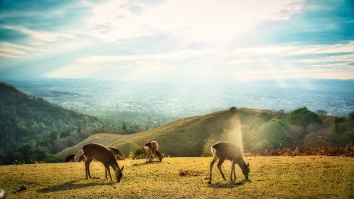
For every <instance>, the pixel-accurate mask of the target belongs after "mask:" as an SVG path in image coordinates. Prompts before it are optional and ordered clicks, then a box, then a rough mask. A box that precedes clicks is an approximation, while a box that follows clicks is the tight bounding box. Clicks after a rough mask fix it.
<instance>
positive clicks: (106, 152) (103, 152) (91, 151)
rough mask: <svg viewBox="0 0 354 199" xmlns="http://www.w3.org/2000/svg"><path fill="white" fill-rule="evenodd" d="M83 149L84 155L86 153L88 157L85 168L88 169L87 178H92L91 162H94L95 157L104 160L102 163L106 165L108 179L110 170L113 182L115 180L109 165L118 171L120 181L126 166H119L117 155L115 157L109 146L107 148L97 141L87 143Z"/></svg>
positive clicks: (117, 175) (118, 180) (117, 176)
mask: <svg viewBox="0 0 354 199" xmlns="http://www.w3.org/2000/svg"><path fill="white" fill-rule="evenodd" d="M82 150H83V154H82V155H84V156H85V158H86V162H85V170H86V178H87V179H88V178H91V174H90V163H91V162H92V160H93V159H95V160H97V161H99V162H102V164H103V165H104V167H105V177H106V179H107V171H108V174H109V177H110V179H111V182H113V181H112V176H111V171H110V169H109V166H111V167H112V168H113V169H114V171H115V173H116V178H117V182H120V179H121V178H122V176H123V174H122V172H123V169H124V166H123V167H122V168H119V165H118V163H117V160H116V157H115V155H114V153H113V151H112V150H110V149H109V148H107V147H105V146H103V145H101V144H97V143H89V144H86V145H85V146H83V148H82Z"/></svg>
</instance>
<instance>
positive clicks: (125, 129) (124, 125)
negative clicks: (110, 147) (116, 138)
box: [122, 122, 128, 132]
mask: <svg viewBox="0 0 354 199" xmlns="http://www.w3.org/2000/svg"><path fill="white" fill-rule="evenodd" d="M122 129H123V131H124V132H126V131H127V129H128V127H127V123H125V122H124V123H123V125H122Z"/></svg>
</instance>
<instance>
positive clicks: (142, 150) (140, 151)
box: [133, 148, 146, 159]
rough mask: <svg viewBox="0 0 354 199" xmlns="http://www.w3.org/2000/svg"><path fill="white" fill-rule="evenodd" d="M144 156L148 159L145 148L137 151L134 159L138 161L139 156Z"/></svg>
mask: <svg viewBox="0 0 354 199" xmlns="http://www.w3.org/2000/svg"><path fill="white" fill-rule="evenodd" d="M142 154H144V156H145V157H146V152H145V150H144V148H141V149H137V150H136V151H135V153H134V156H133V159H136V158H137V157H138V156H139V157H140V156H141V155H142Z"/></svg>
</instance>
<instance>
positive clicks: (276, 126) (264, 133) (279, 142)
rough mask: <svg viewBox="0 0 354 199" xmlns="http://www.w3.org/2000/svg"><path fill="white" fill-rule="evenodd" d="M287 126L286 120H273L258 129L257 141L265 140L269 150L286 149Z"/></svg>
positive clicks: (288, 143) (288, 138) (288, 142)
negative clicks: (269, 146)
mask: <svg viewBox="0 0 354 199" xmlns="http://www.w3.org/2000/svg"><path fill="white" fill-rule="evenodd" d="M289 126H290V125H289V123H288V122H287V121H286V120H284V119H276V118H274V119H272V120H270V121H269V122H267V123H265V124H263V125H262V126H261V127H259V129H258V131H257V136H258V140H259V141H261V140H267V141H268V142H269V144H270V145H271V148H270V149H272V148H273V149H274V148H278V147H288V146H289V145H290V136H289Z"/></svg>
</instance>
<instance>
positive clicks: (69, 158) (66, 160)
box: [65, 155, 76, 162]
mask: <svg viewBox="0 0 354 199" xmlns="http://www.w3.org/2000/svg"><path fill="white" fill-rule="evenodd" d="M75 159H76V155H69V156H68V157H66V159H65V162H75Z"/></svg>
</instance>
